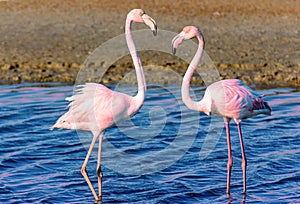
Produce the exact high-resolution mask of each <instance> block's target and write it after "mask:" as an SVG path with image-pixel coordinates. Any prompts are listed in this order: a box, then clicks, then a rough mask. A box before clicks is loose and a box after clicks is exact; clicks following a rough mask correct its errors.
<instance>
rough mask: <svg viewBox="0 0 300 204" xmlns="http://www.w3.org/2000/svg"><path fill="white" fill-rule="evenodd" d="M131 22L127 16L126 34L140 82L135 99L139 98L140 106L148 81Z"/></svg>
mask: <svg viewBox="0 0 300 204" xmlns="http://www.w3.org/2000/svg"><path fill="white" fill-rule="evenodd" d="M131 24H132V19H131V18H130V17H127V19H126V24H125V36H126V42H127V46H128V49H129V51H130V55H131V57H132V61H133V64H134V67H135V71H136V77H137V82H138V93H137V95H136V96H135V99H136V100H137V103H138V105H139V106H141V105H142V104H143V102H144V99H145V92H146V81H145V76H144V71H143V67H142V63H141V60H140V57H139V55H138V53H137V51H136V48H135V45H134V42H133V39H132V35H131Z"/></svg>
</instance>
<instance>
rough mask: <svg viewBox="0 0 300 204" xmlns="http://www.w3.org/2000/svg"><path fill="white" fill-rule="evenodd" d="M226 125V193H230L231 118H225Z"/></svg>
mask: <svg viewBox="0 0 300 204" xmlns="http://www.w3.org/2000/svg"><path fill="white" fill-rule="evenodd" d="M224 122H225V125H226V135H227V148H228V163H227V189H226V193H227V194H230V177H231V168H232V153H231V143H230V128H229V120H228V119H224Z"/></svg>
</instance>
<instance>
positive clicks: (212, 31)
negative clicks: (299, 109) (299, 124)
mask: <svg viewBox="0 0 300 204" xmlns="http://www.w3.org/2000/svg"><path fill="white" fill-rule="evenodd" d="M133 8H143V9H144V10H145V11H146V12H147V13H148V14H149V15H150V16H152V17H153V18H154V19H155V20H156V22H157V24H158V27H159V29H161V30H167V31H172V32H176V33H177V32H179V31H180V30H181V29H182V28H183V26H186V25H197V26H200V27H201V29H202V31H203V33H204V36H205V38H206V53H207V54H208V55H209V56H210V58H211V59H212V60H213V62H214V64H215V66H216V68H217V70H218V72H219V73H220V78H221V79H224V78H240V79H242V80H243V81H244V82H245V83H246V84H248V85H253V86H256V87H261V88H264V87H283V86H289V87H299V86H300V57H299V56H300V46H299V45H300V27H299V22H300V12H299V11H300V1H299V0H290V1H282V0H266V1H259V0H248V1H238V0H230V1H218V0H212V1H209V0H201V1H198V0H197V1H196V0H192V1H171V0H162V1H156V0H148V1H123V0H117V1H112V0H110V1H109V0H101V1H100V0H87V1H79V0H64V1H61V0H48V1H38V0H7V1H5V0H0V35H1V36H0V38H1V41H0V46H1V49H0V73H1V74H0V82H1V83H21V82H26V81H29V82H46V81H47V82H48V81H49V82H50V81H59V82H72V83H74V82H75V80H76V76H77V73H78V71H79V70H80V68H81V67H82V65H83V64H84V62H85V60H86V59H87V58H88V56H89V53H90V52H92V51H93V50H95V49H96V48H97V47H98V46H100V45H101V44H103V43H104V42H106V41H107V40H109V39H112V38H113V37H116V36H118V35H120V34H123V33H124V22H125V17H126V14H127V13H128V11H130V10H131V9H133ZM145 28H146V27H145V26H144V25H135V26H134V30H138V29H145ZM158 34H159V33H158ZM169 41H171V39H169ZM170 46H171V45H170ZM140 57H141V59H142V63H143V65H144V66H147V65H152V66H153V65H155V66H160V67H165V68H166V69H167V68H168V69H172V70H173V71H175V72H176V73H179V74H180V75H183V73H184V71H185V69H186V67H187V65H188V64H187V63H186V62H183V61H182V60H180V59H179V58H178V57H176V56H172V55H170V54H166V53H160V52H158V51H144V52H141V53H140ZM132 67H133V66H132V63H131V59H130V58H129V57H128V56H125V57H123V58H122V59H120V60H118V61H116V62H115V63H114V64H113V65H112V66H111V67H110V69H109V70H108V72H107V74H106V75H105V76H103V77H102V78H101V79H102V82H105V83H109V82H112V83H113V82H118V81H119V80H121V79H122V77H124V76H125V75H126V72H128V71H129V70H131V69H133V68H132ZM154 76H155V75H154ZM153 78H154V77H153ZM156 78H157V77H156ZM200 78H201V77H198V78H197V76H195V82H196V83H199V84H200V83H201V80H200ZM164 80H165V81H166V80H167V81H168V79H164ZM152 81H153V80H152V78H151V75H149V76H147V82H148V83H151V82H152Z"/></svg>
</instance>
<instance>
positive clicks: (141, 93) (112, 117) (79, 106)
mask: <svg viewBox="0 0 300 204" xmlns="http://www.w3.org/2000/svg"><path fill="white" fill-rule="evenodd" d="M132 22H141V23H145V24H146V25H147V26H148V27H149V28H150V29H151V30H152V32H153V34H154V35H156V33H157V26H156V23H155V21H154V20H153V19H152V18H151V17H150V16H148V15H147V14H146V13H145V11H144V10H142V9H133V10H131V11H130V12H129V13H128V15H127V18H126V23H125V35H126V42H127V46H128V48H129V51H130V54H131V57H132V61H133V64H134V67H135V70H136V75H137V81H138V92H137V95H136V96H133V97H132V96H129V95H126V94H123V93H120V92H115V91H112V90H110V89H108V88H107V87H105V86H103V85H101V84H95V83H87V84H85V85H81V86H78V87H76V88H77V90H76V91H75V94H74V95H73V96H71V97H69V98H67V100H68V101H70V104H69V110H68V112H67V113H65V114H64V115H62V116H61V117H60V118H59V119H58V120H57V122H56V123H55V124H54V125H53V126H52V127H51V128H50V129H54V128H66V129H76V130H87V131H91V132H92V133H93V139H92V142H91V145H90V148H89V150H88V153H87V155H86V158H85V160H84V163H83V165H82V168H81V173H82V175H83V177H84V179H85V180H86V182H87V184H88V186H89V187H90V190H91V192H92V194H93V196H94V197H95V199H96V201H99V202H102V171H101V151H102V139H103V136H104V131H105V130H106V129H107V128H109V127H111V126H112V125H114V124H115V123H116V122H118V121H121V120H125V119H127V118H129V117H131V116H132V115H134V114H135V113H136V112H137V111H138V110H139V109H140V107H141V106H142V105H143V102H144V98H145V92H146V82H145V77H144V72H143V67H142V64H141V61H140V58H139V56H138V53H137V51H136V48H135V45H134V42H133V39H132V35H131V24H132ZM98 138H99V149H98V161H97V176H98V188H99V195H97V193H96V191H95V189H94V187H93V185H92V183H91V181H90V179H89V177H88V174H87V171H86V166H87V164H88V161H89V158H90V156H91V152H92V150H93V147H94V146H95V143H96V141H97V139H98Z"/></svg>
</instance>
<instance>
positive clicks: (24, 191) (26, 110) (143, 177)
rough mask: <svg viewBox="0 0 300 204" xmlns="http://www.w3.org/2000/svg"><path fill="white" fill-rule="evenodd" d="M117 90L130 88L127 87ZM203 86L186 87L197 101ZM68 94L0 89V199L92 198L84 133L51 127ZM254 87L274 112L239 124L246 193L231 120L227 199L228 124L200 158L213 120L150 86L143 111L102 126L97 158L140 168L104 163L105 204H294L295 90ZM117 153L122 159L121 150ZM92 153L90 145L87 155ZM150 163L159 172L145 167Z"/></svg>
mask: <svg viewBox="0 0 300 204" xmlns="http://www.w3.org/2000/svg"><path fill="white" fill-rule="evenodd" d="M120 90H121V91H124V92H128V93H134V92H135V90H133V89H130V88H126V89H125V88H120ZM204 90H205V88H204V87H200V88H194V89H193V91H194V93H195V94H196V95H197V98H201V96H202V95H203V93H204ZM72 91H73V87H72V86H68V85H62V84H21V85H6V86H1V87H0V121H1V122H0V149H1V151H0V194H1V197H0V203H87V202H92V201H93V197H92V195H91V193H90V191H89V188H88V186H87V185H86V183H85V181H84V179H83V178H82V176H81V173H80V168H81V165H82V163H83V160H84V158H85V154H86V150H85V149H86V148H87V146H88V145H89V143H90V140H91V135H90V134H89V133H87V132H80V131H78V132H76V131H70V130H55V131H52V132H51V131H49V127H50V126H51V125H52V124H53V123H54V122H55V120H56V119H57V118H58V117H59V116H60V115H61V114H63V113H64V112H65V111H66V110H67V102H66V101H64V98H65V97H67V96H70V95H71V94H72ZM259 92H260V93H261V94H264V95H265V96H266V100H267V101H269V103H270V105H271V107H272V109H273V113H272V115H271V116H257V117H255V118H250V119H247V120H245V121H243V123H242V129H243V133H244V142H245V149H246V153H247V158H248V175H247V186H248V194H247V196H246V198H244V197H243V195H242V193H241V191H242V170H241V157H240V146H239V139H238V135H237V128H236V126H235V125H234V124H233V123H232V127H231V129H232V149H233V169H232V197H231V198H228V197H227V196H226V194H225V189H226V165H227V145H226V137H225V131H224V130H222V132H221V133H222V136H221V138H220V139H219V141H218V142H217V144H216V146H215V147H214V149H213V151H211V153H210V154H209V155H208V156H207V157H206V158H205V159H203V160H200V159H199V152H200V150H201V147H202V144H203V143H204V142H205V139H206V136H207V134H208V132H209V131H212V133H213V134H217V132H218V130H215V129H213V128H210V126H211V125H212V121H211V119H210V117H208V116H205V115H204V114H199V113H196V112H193V111H190V110H188V109H187V108H186V107H185V106H184V105H183V104H182V101H181V96H180V86H171V87H160V86H159V85H150V86H149V87H148V93H147V97H146V100H145V104H144V106H143V107H142V109H141V110H140V112H139V113H138V114H137V115H136V116H135V117H134V118H132V119H131V120H129V121H125V122H123V123H120V124H118V126H117V127H113V128H111V129H109V130H108V131H107V132H106V135H105V139H106V142H107V143H104V152H105V153H106V156H105V155H104V159H103V160H104V161H103V162H104V164H109V162H110V163H114V164H115V165H116V166H121V167H123V166H122V165H124V167H126V168H128V170H132V171H135V170H134V167H133V166H130V165H128V163H127V166H126V162H128V159H132V158H134V159H135V161H134V163H132V164H134V165H140V170H143V171H140V172H144V174H143V173H141V174H135V173H136V172H132V174H126V175H123V174H122V173H121V172H119V171H117V169H114V168H110V167H111V166H109V165H104V166H103V172H104V177H103V194H104V196H103V201H104V203H114V202H119V203H143V204H144V203H227V202H228V203H237V202H243V200H245V201H246V202H247V203H276V202H280V203H299V202H300V200H299V191H300V187H299V186H300V182H299V181H300V164H299V161H300V143H299V140H300V134H299V132H300V123H299V121H300V101H299V98H300V92H298V91H297V90H295V89H291V88H280V89H270V90H260V91H259ZM108 142H109V143H108ZM109 148H115V150H113V149H109ZM168 148H169V149H168ZM116 150H118V151H120V152H123V153H126V154H127V156H128V157H127V158H126V157H120V155H118V154H116ZM166 150H168V151H166ZM96 151H97V148H95V151H94V153H93V155H95V154H96ZM109 154H111V155H109ZM107 155H109V157H108V156H107ZM154 156H157V157H154ZM105 162H106V163H105ZM166 162H169V163H168V164H167V165H166ZM160 167H164V168H162V169H159V168H160ZM95 168H96V157H94V156H93V157H92V158H91V160H90V162H89V165H88V168H87V170H88V172H89V175H90V177H91V180H92V181H93V182H94V183H95V184H96V181H97V177H96V174H95ZM155 168H157V169H159V170H157V171H152V170H155ZM150 170H151V173H147V171H150Z"/></svg>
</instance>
